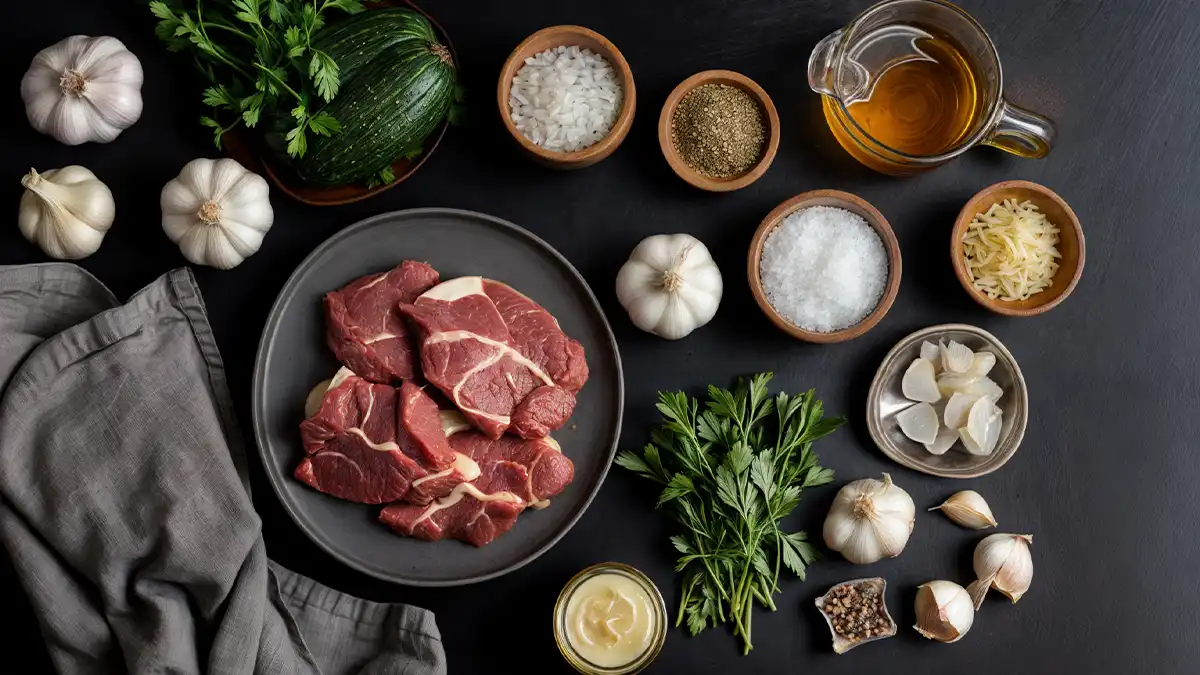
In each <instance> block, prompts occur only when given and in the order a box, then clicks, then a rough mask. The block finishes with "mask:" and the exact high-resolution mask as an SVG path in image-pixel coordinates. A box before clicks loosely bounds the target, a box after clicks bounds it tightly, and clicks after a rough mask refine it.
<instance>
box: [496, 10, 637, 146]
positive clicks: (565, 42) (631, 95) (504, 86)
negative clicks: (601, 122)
mask: <svg viewBox="0 0 1200 675" xmlns="http://www.w3.org/2000/svg"><path fill="white" fill-rule="evenodd" d="M559 46H568V47H569V46H578V47H580V48H584V49H590V50H592V51H593V52H595V53H597V54H599V55H600V56H603V57H604V58H605V60H606V61H608V62H609V64H610V65H612V67H613V68H615V69H616V71H617V73H618V76H619V77H620V80H621V94H622V99H621V112H620V113H619V114H618V115H617V120H616V122H613V127H612V129H611V130H610V131H609V132H608V135H607V136H605V137H604V138H603V139H601V140H600V141H598V142H596V143H593V144H592V145H589V146H588V147H586V148H584V149H582V150H576V151H575V152H555V151H553V150H546V149H545V148H542V147H540V146H538V145H537V144H535V143H533V142H532V141H530V140H529V139H528V138H525V137H524V136H523V135H521V132H520V131H517V127H516V125H515V124H513V121H512V116H511V115H510V114H509V106H508V97H509V92H511V91H512V81H513V77H515V76H516V74H517V71H518V70H520V69H521V67H522V66H524V65H525V59H527V58H529V57H530V56H533V55H534V54H540V53H541V52H544V51H546V50H547V49H551V48H553V47H559ZM496 106H497V108H498V109H499V112H500V119H501V120H502V121H503V122H504V128H505V129H508V133H509V135H511V136H512V137H513V140H515V141H516V142H517V144H518V145H520V146H521V148H522V149H523V150H524V151H525V152H526V153H528V154H529V156H530V157H532V158H533V159H534V160H535V161H537V162H539V163H540V164H544V165H546V166H549V167H551V168H554V169H582V168H584V167H585V166H591V165H593V164H595V163H596V162H599V161H600V160H602V159H604V158H605V157H608V156H609V155H611V154H612V153H613V151H614V150H616V149H617V146H619V145H621V141H623V140H625V136H626V134H628V133H629V127H630V126H631V125H632V124H633V113H634V111H635V110H636V109H637V90H636V88H635V87H634V84H633V71H632V70H630V68H629V64H628V63H627V62H626V61H625V57H624V56H623V55H622V54H621V50H619V49H617V47H616V45H614V44H613V43H611V42H609V41H608V39H607V38H605V37H604V36H603V35H601V34H599V33H597V32H596V31H594V30H589V29H587V28H584V27H583V26H551V27H549V28H543V29H542V30H539V31H538V32H536V33H534V34H533V35H530V36H529V37H527V38H525V40H524V41H523V42H522V43H521V44H519V45H517V48H516V49H514V50H513V51H512V54H509V56H508V60H507V61H505V62H504V67H503V68H501V69H500V81H499V83H497V85H496Z"/></svg>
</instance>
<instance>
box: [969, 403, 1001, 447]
mask: <svg viewBox="0 0 1200 675" xmlns="http://www.w3.org/2000/svg"><path fill="white" fill-rule="evenodd" d="M994 409H995V406H994V405H993V404H992V402H991V401H990V400H988V399H987V398H986V397H982V396H981V397H980V398H979V399H978V400H976V401H975V402H974V403H973V404H971V411H970V412H969V413H967V425H966V427H965V428H966V430H967V435H968V436H970V438H971V440H972V441H974V444H975V445H976V446H978V447H979V448H980V450H982V449H983V448H984V447H985V445H986V444H987V436H988V428H989V427H990V425H991V421H992V411H993V410H994ZM974 454H987V452H982V453H974Z"/></svg>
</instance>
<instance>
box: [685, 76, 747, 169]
mask: <svg viewBox="0 0 1200 675" xmlns="http://www.w3.org/2000/svg"><path fill="white" fill-rule="evenodd" d="M671 141H672V143H673V144H674V146H675V148H676V150H677V151H678V152H679V156H680V157H682V158H683V161H685V162H687V164H688V166H690V167H692V168H693V169H695V170H696V171H699V172H700V173H702V174H704V175H706V176H708V177H710V178H734V177H737V176H740V175H741V174H744V173H745V172H747V171H749V170H750V169H751V168H753V167H754V165H755V164H757V163H758V160H759V158H761V157H762V153H763V147H764V146H765V145H766V141H767V133H766V125H765V124H764V123H763V111H762V109H761V108H760V107H759V105H758V103H757V102H755V100H754V99H753V98H752V97H751V96H750V95H749V94H747V93H746V92H745V91H742V90H741V89H740V88H738V87H734V86H732V85H728V84H703V85H700V86H699V87H696V88H695V89H693V90H691V91H689V92H688V93H687V94H685V95H684V96H683V98H682V99H680V101H679V105H678V107H676V109H675V115H674V117H672V119H671Z"/></svg>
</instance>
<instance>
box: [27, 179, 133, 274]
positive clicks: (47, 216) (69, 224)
mask: <svg viewBox="0 0 1200 675" xmlns="http://www.w3.org/2000/svg"><path fill="white" fill-rule="evenodd" d="M21 185H23V186H25V194H24V195H22V196H21V210H20V213H19V215H18V217H17V226H18V227H19V228H20V229H21V234H23V235H25V238H26V239H28V240H29V241H30V242H32V243H34V244H37V245H38V246H39V247H40V248H41V249H42V251H44V252H45V253H46V255H48V256H50V257H51V258H57V259H59V260H78V259H80V258H86V257H87V256H89V255H91V254H93V253H95V252H96V251H97V250H98V249H99V248H100V243H101V242H102V241H103V240H104V235H105V233H107V232H108V229H109V228H110V227H112V224H113V218H114V217H116V204H115V202H113V196H112V192H111V191H110V190H109V189H108V186H107V185H105V184H104V183H102V182H100V180H99V179H98V178H96V174H94V173H92V172H91V171H88V170H87V169H85V168H83V167H82V166H66V167H63V168H61V169H51V170H50V171H47V172H45V173H38V172H37V170H35V169H30V170H29V173H28V174H26V175H25V177H23V178H22V179H21Z"/></svg>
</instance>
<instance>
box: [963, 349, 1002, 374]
mask: <svg viewBox="0 0 1200 675" xmlns="http://www.w3.org/2000/svg"><path fill="white" fill-rule="evenodd" d="M995 365H996V355H995V354H993V353H991V352H975V355H974V356H973V357H972V358H971V367H970V368H969V369H967V372H968V373H970V374H971V375H978V376H980V377H983V376H984V375H987V374H988V373H990V372H992V368H993V367H995Z"/></svg>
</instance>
